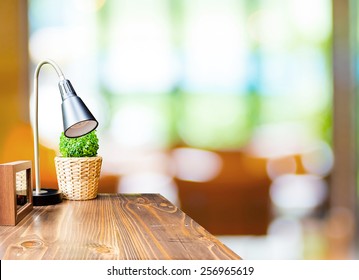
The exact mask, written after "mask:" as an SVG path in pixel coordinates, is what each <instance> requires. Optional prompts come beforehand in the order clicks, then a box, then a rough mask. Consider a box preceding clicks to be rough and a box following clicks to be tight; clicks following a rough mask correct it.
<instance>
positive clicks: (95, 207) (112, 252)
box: [0, 194, 240, 260]
mask: <svg viewBox="0 0 359 280" xmlns="http://www.w3.org/2000/svg"><path fill="white" fill-rule="evenodd" d="M0 259H35V260H36V259H44V260H49V259H50V260H51V259H54V260H61V259H65V260H73V259H77V260H88V259H92V260H97V259H105V260H112V259H122V260H136V259H150V260H156V259H162V260H171V259H175V260H188V259H195V260H211V259H212V260H213V259H221V260H222V259H223V260H227V259H240V257H239V256H238V255H236V254H235V253H234V252H232V251H231V250H230V249H229V248H227V247H226V246H225V245H223V244H222V243H221V242H220V241H219V240H217V239H216V238H215V237H214V236H213V235H211V234H210V233H209V232H207V231H206V230H205V229H204V228H203V227H201V226H200V225H198V224H197V223H196V222H195V221H194V220H192V219H191V218H190V217H188V216H187V215H186V214H185V213H183V212H182V211H181V210H180V209H178V208H177V207H176V206H174V205H173V204H172V203H171V202H169V201H168V200H166V199H165V198H164V197H162V196H161V195H158V194H133V195H131V194H99V195H98V197H97V198H96V199H93V200H87V201H68V200H64V201H63V202H62V203H60V204H57V205H51V206H41V207H34V209H33V210H32V212H31V213H30V214H28V215H27V216H26V217H25V218H24V219H23V220H22V221H21V222H20V223H19V224H18V225H17V226H0Z"/></svg>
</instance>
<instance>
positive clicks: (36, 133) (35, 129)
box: [32, 59, 65, 194]
mask: <svg viewBox="0 0 359 280" xmlns="http://www.w3.org/2000/svg"><path fill="white" fill-rule="evenodd" d="M45 64H50V65H51V66H52V67H53V68H54V69H55V71H56V73H57V75H58V76H59V78H60V80H64V79H65V76H64V74H63V73H62V71H61V69H60V67H59V66H58V65H57V64H56V63H55V62H54V61H52V60H50V59H46V60H43V61H41V62H40V63H39V64H38V65H37V67H36V69H35V74H34V118H33V126H32V127H33V133H34V159H35V185H36V190H35V193H36V194H40V192H41V183H40V162H39V159H40V157H39V129H38V92H39V89H38V79H39V74H40V69H41V67H42V66H43V65H45Z"/></svg>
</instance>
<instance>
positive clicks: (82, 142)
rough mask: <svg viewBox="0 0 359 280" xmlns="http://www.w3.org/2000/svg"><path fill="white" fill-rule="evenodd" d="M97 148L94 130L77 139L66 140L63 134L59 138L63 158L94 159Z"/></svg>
mask: <svg viewBox="0 0 359 280" xmlns="http://www.w3.org/2000/svg"><path fill="white" fill-rule="evenodd" d="M98 148H99V144H98V138H97V135H96V131H95V130H93V131H91V132H90V133H88V134H86V135H84V136H81V137H78V138H68V137H66V136H65V134H64V133H62V134H61V136H60V153H61V156H63V157H95V156H97V151H98Z"/></svg>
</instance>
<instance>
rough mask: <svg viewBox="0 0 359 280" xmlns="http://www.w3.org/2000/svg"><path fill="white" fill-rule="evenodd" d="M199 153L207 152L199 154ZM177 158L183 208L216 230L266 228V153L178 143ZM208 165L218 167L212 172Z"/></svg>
mask: <svg viewBox="0 0 359 280" xmlns="http://www.w3.org/2000/svg"><path fill="white" fill-rule="evenodd" d="M181 152H182V155H181ZM183 153H184V154H183ZM191 153H192V154H193V155H192V157H191ZM196 153H197V155H196ZM200 153H207V155H208V157H207V158H206V157H205V156H204V155H205V154H202V156H203V158H202V159H200V157H201V156H200ZM196 157H197V159H195V158H196ZM173 160H174V165H175V174H176V175H175V182H176V184H177V186H178V194H179V199H180V203H181V209H182V210H183V211H184V212H185V213H187V214H188V215H189V216H190V217H192V218H193V219H194V220H196V221H198V222H199V224H201V225H202V226H203V227H205V228H206V229H207V230H208V231H209V232H211V233H212V234H215V235H265V234H266V232H267V228H268V225H269V222H270V218H271V206H270V197H269V186H270V179H269V177H268V176H267V172H266V160H265V159H261V158H254V157H251V156H249V155H246V154H245V153H243V152H240V151H211V152H209V151H201V150H195V149H186V148H179V149H175V150H174V151H173ZM211 161H212V163H211ZM215 161H216V162H217V163H215ZM206 165H207V169H208V170H209V171H211V172H212V173H213V174H212V176H211V175H210V174H209V175H207V178H205V177H206V176H205V169H206ZM196 168H197V169H199V172H197V171H196ZM186 171H189V172H187V173H192V174H186ZM196 172H197V174H199V175H200V176H198V178H196ZM201 174H202V175H203V176H202V175H201Z"/></svg>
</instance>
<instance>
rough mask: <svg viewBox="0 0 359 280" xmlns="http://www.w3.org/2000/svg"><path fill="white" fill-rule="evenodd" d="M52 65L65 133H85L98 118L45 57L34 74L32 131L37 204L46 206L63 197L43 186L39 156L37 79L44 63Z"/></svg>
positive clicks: (94, 126)
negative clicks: (55, 76) (56, 81)
mask: <svg viewBox="0 0 359 280" xmlns="http://www.w3.org/2000/svg"><path fill="white" fill-rule="evenodd" d="M45 64H49V65H51V66H52V67H53V68H54V69H55V71H56V73H57V75H58V77H59V84H58V85H59V89H60V94H61V98H62V104H61V109H62V121H63V126H64V134H65V136H66V137H69V138H75V137H80V136H83V135H85V134H87V133H89V132H91V131H92V130H94V129H96V127H97V126H98V122H97V121H96V119H95V118H94V116H93V115H92V114H91V112H90V111H89V109H88V108H87V107H86V105H85V104H84V103H83V101H82V100H81V98H80V97H78V96H77V94H76V92H75V90H74V88H73V87H72V85H71V83H70V81H69V80H67V79H65V76H64V74H63V73H62V71H61V69H60V67H59V66H58V65H57V64H56V63H55V62H54V61H52V60H49V59H46V60H43V61H41V62H40V63H39V64H38V65H37V67H36V69H35V74H34V97H35V98H34V107H35V110H34V118H33V124H32V127H33V133H34V158H35V184H36V189H35V190H34V192H33V204H34V206H43V205H51V204H57V203H60V202H61V201H62V195H61V192H60V191H59V190H54V189H43V188H41V183H40V169H39V166H40V163H39V160H40V156H39V130H38V79H39V73H40V69H41V67H42V66H43V65H45Z"/></svg>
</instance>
